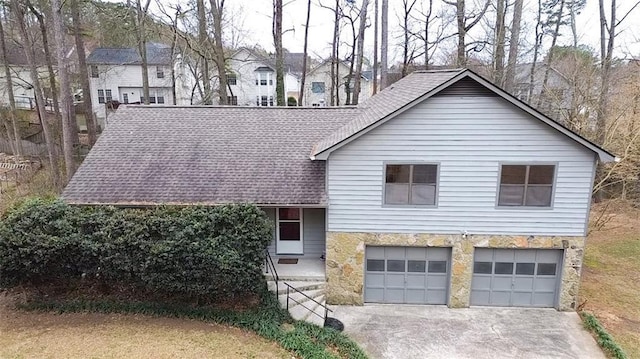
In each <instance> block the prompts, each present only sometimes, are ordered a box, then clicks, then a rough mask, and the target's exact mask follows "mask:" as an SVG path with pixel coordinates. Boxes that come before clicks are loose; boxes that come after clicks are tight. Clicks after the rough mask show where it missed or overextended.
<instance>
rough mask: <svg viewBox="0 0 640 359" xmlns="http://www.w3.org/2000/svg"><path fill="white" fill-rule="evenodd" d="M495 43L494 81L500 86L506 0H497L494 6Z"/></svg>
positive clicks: (502, 69)
mask: <svg viewBox="0 0 640 359" xmlns="http://www.w3.org/2000/svg"><path fill="white" fill-rule="evenodd" d="M496 9H497V10H496V29H495V30H496V35H495V36H496V40H495V41H496V44H495V54H494V55H495V56H494V63H495V66H494V71H495V72H494V83H495V84H496V85H498V86H500V87H502V86H503V81H504V42H505V38H506V34H505V32H506V29H505V26H504V17H505V12H506V0H497V8H496Z"/></svg>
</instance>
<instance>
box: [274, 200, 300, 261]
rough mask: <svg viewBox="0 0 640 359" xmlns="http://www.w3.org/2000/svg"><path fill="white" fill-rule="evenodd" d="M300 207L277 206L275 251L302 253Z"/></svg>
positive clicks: (280, 252)
mask: <svg viewBox="0 0 640 359" xmlns="http://www.w3.org/2000/svg"><path fill="white" fill-rule="evenodd" d="M302 233H303V229H302V209H301V208H278V210H277V211H276V253H278V254H303V245H302V241H303V238H302Z"/></svg>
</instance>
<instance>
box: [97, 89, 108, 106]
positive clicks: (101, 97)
mask: <svg viewBox="0 0 640 359" xmlns="http://www.w3.org/2000/svg"><path fill="white" fill-rule="evenodd" d="M97 92H98V103H100V104H104V103H106V101H105V96H104V89H98V91H97Z"/></svg>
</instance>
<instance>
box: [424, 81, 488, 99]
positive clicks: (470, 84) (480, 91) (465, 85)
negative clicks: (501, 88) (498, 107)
mask: <svg viewBox="0 0 640 359" xmlns="http://www.w3.org/2000/svg"><path fill="white" fill-rule="evenodd" d="M439 96H465V97H498V94H497V93H495V92H493V91H491V90H489V89H488V88H487V87H485V86H482V85H481V84H480V83H478V81H476V80H474V79H472V78H470V77H464V78H462V79H460V80H458V81H456V82H455V83H454V84H452V85H451V86H449V87H447V88H445V89H443V90H442V91H440V92H438V93H436V94H434V95H433V97H439Z"/></svg>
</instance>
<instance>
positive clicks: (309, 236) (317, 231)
mask: <svg viewBox="0 0 640 359" xmlns="http://www.w3.org/2000/svg"><path fill="white" fill-rule="evenodd" d="M262 210H263V211H264V212H265V213H266V214H267V217H269V219H270V220H271V223H273V227H274V228H275V226H276V209H275V208H268V207H265V208H262ZM302 211H303V213H302V235H303V251H304V254H303V255H296V256H295V257H305V258H307V257H308V258H320V256H321V255H322V254H323V253H324V251H325V243H326V240H325V234H326V232H325V231H326V227H325V209H324V208H304V209H303V210H302ZM268 249H269V254H271V256H275V255H276V234H275V232H274V233H273V240H272V241H271V244H269V248H268Z"/></svg>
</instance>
